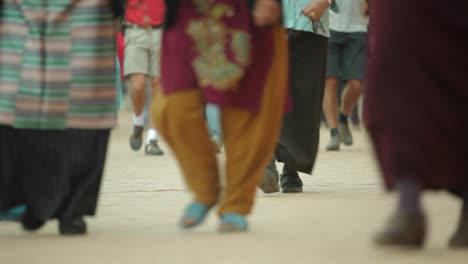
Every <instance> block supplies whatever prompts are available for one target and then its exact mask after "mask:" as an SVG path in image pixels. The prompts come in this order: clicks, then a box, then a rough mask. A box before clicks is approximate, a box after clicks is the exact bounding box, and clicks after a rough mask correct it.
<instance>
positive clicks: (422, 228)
mask: <svg viewBox="0 0 468 264" xmlns="http://www.w3.org/2000/svg"><path fill="white" fill-rule="evenodd" d="M425 238H426V220H425V217H424V215H423V214H414V215H407V214H403V213H396V214H395V215H394V216H393V217H391V218H390V219H389V221H388V223H387V226H386V227H385V228H384V230H383V231H382V232H380V233H378V234H377V235H376V237H375V243H376V244H377V245H379V246H403V247H421V246H422V245H423V244H424V240H425Z"/></svg>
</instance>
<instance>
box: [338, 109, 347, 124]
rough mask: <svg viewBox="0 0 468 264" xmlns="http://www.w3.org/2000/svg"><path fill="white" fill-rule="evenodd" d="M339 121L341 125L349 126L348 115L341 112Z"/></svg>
mask: <svg viewBox="0 0 468 264" xmlns="http://www.w3.org/2000/svg"><path fill="white" fill-rule="evenodd" d="M339 121H340V123H341V124H348V115H345V114H343V113H342V112H340V115H339Z"/></svg>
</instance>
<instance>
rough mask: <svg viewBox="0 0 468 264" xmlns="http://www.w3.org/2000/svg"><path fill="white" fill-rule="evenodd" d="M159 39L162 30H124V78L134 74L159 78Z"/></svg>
mask: <svg viewBox="0 0 468 264" xmlns="http://www.w3.org/2000/svg"><path fill="white" fill-rule="evenodd" d="M161 38H162V29H152V30H147V29H143V28H128V29H126V30H125V59H124V75H125V77H129V76H130V75H132V74H136V73H139V74H146V75H148V76H151V77H159V75H160V70H159V66H160V58H161V56H160V51H161Z"/></svg>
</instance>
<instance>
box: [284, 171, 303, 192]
mask: <svg viewBox="0 0 468 264" xmlns="http://www.w3.org/2000/svg"><path fill="white" fill-rule="evenodd" d="M285 167H286V165H285ZM280 181H281V189H282V191H283V193H300V192H302V187H303V185H304V184H303V183H302V180H301V178H299V173H297V171H292V170H288V169H283V173H282V174H281V180H280Z"/></svg>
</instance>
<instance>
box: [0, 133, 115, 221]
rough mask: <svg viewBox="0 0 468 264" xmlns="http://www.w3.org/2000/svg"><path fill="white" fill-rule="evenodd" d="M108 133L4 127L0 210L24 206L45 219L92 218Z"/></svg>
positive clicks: (0, 155) (0, 153) (0, 142)
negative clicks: (85, 216)
mask: <svg viewBox="0 0 468 264" xmlns="http://www.w3.org/2000/svg"><path fill="white" fill-rule="evenodd" d="M109 133H110V130H109V129H106V130H79V129H68V130H63V131H60V130H43V131H41V130H27V129H14V128H11V127H8V126H0V210H6V209H9V208H11V207H13V206H16V205H19V204H26V205H27V206H28V209H29V210H31V211H32V212H33V213H34V214H35V215H36V216H37V217H38V218H40V219H42V220H47V219H50V218H54V217H56V218H60V219H66V218H72V217H79V216H83V215H94V214H95V211H96V204H97V199H98V195H99V189H100V186H101V179H102V174H103V169H104V163H105V158H106V151H107V144H108V139H109Z"/></svg>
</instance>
